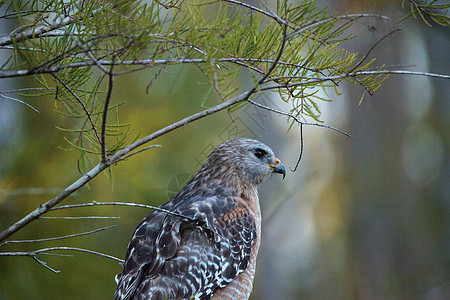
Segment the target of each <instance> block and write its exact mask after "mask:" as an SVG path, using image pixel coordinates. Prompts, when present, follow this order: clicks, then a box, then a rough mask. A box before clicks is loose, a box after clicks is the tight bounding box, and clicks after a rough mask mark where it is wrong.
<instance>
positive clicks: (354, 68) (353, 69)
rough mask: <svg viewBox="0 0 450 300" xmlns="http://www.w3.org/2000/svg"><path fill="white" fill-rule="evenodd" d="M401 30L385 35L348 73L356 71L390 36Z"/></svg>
mask: <svg viewBox="0 0 450 300" xmlns="http://www.w3.org/2000/svg"><path fill="white" fill-rule="evenodd" d="M401 30H402V29H401V28H397V29H394V30H392V31H391V32H389V33H388V34H386V35H384V36H383V37H381V38H380V39H379V40H378V41H377V42H376V43H375V44H373V45H372V47H370V49H369V51H367V53H366V54H365V55H364V56H363V58H362V59H361V60H360V61H359V62H358V63H357V64H356V65H355V66H354V67H353V68H352V69H351V70H350V71H349V72H348V73H352V72H353V71H355V70H356V69H357V68H358V67H359V66H360V65H361V64H362V63H363V62H364V61H365V60H366V58H367V57H369V55H370V53H371V52H372V51H373V50H374V49H375V48H376V47H377V46H378V45H379V44H380V43H381V42H382V41H383V40H384V39H386V38H388V37H389V36H391V35H392V34H394V33H396V32H399V31H401Z"/></svg>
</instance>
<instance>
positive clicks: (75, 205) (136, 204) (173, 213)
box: [48, 201, 194, 222]
mask: <svg viewBox="0 0 450 300" xmlns="http://www.w3.org/2000/svg"><path fill="white" fill-rule="evenodd" d="M98 205H117V206H131V207H143V208H150V209H153V210H157V211H161V212H164V213H166V214H169V215H173V216H176V217H178V218H181V219H183V220H184V221H190V222H192V221H194V219H191V218H189V217H186V216H183V215H181V214H178V213H175V212H173V211H170V210H167V209H164V208H161V207H157V206H152V205H145V204H139V203H130V202H97V201H95V202H92V203H79V204H69V205H63V206H57V207H53V208H50V209H49V210H48V211H53V210H60V209H68V208H79V207H89V206H98Z"/></svg>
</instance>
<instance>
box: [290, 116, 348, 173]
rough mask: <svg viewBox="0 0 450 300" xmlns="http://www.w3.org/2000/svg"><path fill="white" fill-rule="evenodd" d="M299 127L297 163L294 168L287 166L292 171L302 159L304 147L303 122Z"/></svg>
mask: <svg viewBox="0 0 450 300" xmlns="http://www.w3.org/2000/svg"><path fill="white" fill-rule="evenodd" d="M299 127H300V154H299V155H298V159H297V163H296V164H295V167H294V169H291V167H289V169H290V170H291V171H292V172H295V171H297V168H298V165H299V164H300V161H301V160H302V157H303V148H304V147H303V123H300V125H299ZM348 136H349V135H348Z"/></svg>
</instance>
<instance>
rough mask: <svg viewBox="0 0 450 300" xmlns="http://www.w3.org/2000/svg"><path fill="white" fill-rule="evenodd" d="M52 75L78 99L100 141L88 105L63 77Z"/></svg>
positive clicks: (98, 139)
mask: <svg viewBox="0 0 450 300" xmlns="http://www.w3.org/2000/svg"><path fill="white" fill-rule="evenodd" d="M51 75H52V76H53V78H55V79H56V80H57V81H58V82H59V83H60V84H61V85H62V86H63V87H64V88H65V89H66V90H67V91H68V92H69V93H70V94H71V95H72V96H73V97H74V98H75V99H76V100H77V101H78V103H79V104H80V105H81V107H82V108H83V110H84V113H85V114H86V117H87V118H88V120H89V123H91V126H92V130H93V131H94V133H95V136H96V137H97V141H98V142H99V143H100V137H99V135H98V132H97V129H96V128H95V124H94V121H93V120H92V118H91V114H90V113H89V111H88V109H87V107H86V105H84V102H83V100H81V99H80V97H78V95H77V94H76V93H75V92H74V91H73V90H72V89H71V88H70V87H69V86H68V85H67V84H66V83H65V82H64V81H63V80H62V79H61V78H59V77H58V76H56V74H53V73H52V74H51Z"/></svg>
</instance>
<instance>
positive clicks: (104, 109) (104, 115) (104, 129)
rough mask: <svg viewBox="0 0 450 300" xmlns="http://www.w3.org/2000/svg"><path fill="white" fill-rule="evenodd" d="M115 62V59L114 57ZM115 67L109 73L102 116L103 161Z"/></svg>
mask: <svg viewBox="0 0 450 300" xmlns="http://www.w3.org/2000/svg"><path fill="white" fill-rule="evenodd" d="M113 62H114V59H113ZM113 68H114V64H112V65H111V68H110V70H109V73H108V78H109V81H108V90H107V92H106V98H105V106H104V108H103V116H102V135H101V138H102V140H101V142H100V145H101V147H102V162H103V163H104V162H105V161H106V158H107V156H106V119H107V117H108V110H109V103H110V101H111V95H112V89H113V83H114V76H113Z"/></svg>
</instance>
